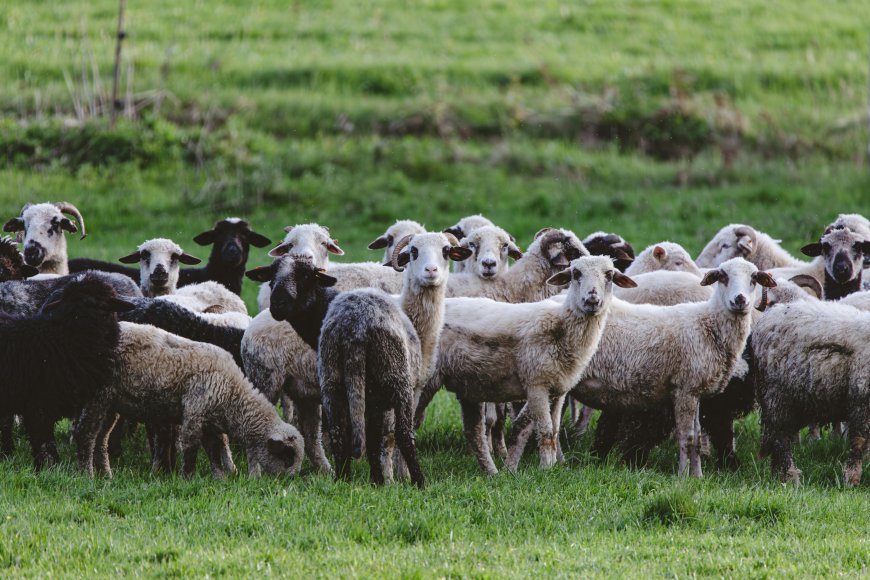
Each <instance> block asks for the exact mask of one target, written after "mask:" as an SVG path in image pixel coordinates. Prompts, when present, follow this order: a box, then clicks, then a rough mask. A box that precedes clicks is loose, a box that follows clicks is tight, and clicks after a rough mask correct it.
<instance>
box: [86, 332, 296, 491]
mask: <svg viewBox="0 0 870 580" xmlns="http://www.w3.org/2000/svg"><path fill="white" fill-rule="evenodd" d="M117 360H118V364H117V366H116V370H115V374H114V378H113V380H112V381H111V382H110V384H109V385H108V386H106V387H104V388H103V389H101V390H100V391H99V392H98V393H97V394H96V395H95V396H94V398H93V399H92V400H91V402H89V403H88V405H87V406H86V407H85V408H84V410H83V411H82V416H81V418H80V420H79V426H78V428H77V429H76V444H77V447H78V454H79V455H78V457H79V465H80V467H81V469H83V470H84V471H86V472H87V473H93V469H94V462H96V466H97V467H98V468H99V469H101V470H103V471H104V472H105V473H106V474H107V475H111V470H110V467H109V462H108V455H107V453H106V445H105V441H106V439H107V437H108V430H107V429H106V427H107V425H109V426H110V425H111V424H112V423H113V422H114V421H113V418H114V416H115V415H114V414H115V413H122V414H124V415H125V416H128V417H131V418H133V419H135V420H138V421H143V422H148V423H151V424H164V425H168V424H180V425H181V430H180V435H179V447H180V449H181V452H182V456H183V473H184V475H186V476H191V475H193V473H194V470H195V468H196V454H197V451H198V449H199V447H200V445H201V444H203V445H204V446H205V449H206V452H207V453H208V455H209V460H210V461H211V465H212V471H213V473H214V474H215V475H216V476H220V475H222V473H223V472H224V470H232V469H234V466H233V465H232V462H231V458H229V457H227V456H225V455H222V454H221V449H222V447H221V444H220V434H221V433H228V434H229V435H230V436H231V437H232V438H234V439H236V440H239V441H241V442H242V443H243V445H244V446H245V448H246V449H247V454H248V462H249V465H250V466H251V468H252V472H253V473H256V470H257V469H258V468H262V469H264V470H265V471H267V472H268V473H276V474H277V473H291V474H295V473H296V472H297V471H298V469H299V465H300V463H301V461H302V436H301V435H300V434H299V432H298V431H297V430H296V429H295V428H294V427H292V426H291V425H288V424H287V423H284V422H283V421H281V419H280V418H279V417H278V413H277V412H276V411H275V408H274V407H273V406H272V405H271V404H270V403H269V402H268V401H267V400H266V399H265V398H264V397H263V396H262V395H261V394H259V393H257V392H256V391H255V390H254V389H253V387H252V386H251V384H250V383H249V382H248V381H247V379H245V377H244V375H243V374H242V372H241V370H239V368H238V366H236V364H235V363H234V362H233V360H232V358H231V357H230V355H229V354H227V353H226V352H225V351H224V350H222V349H220V348H218V347H216V346H213V345H210V344H204V343H199V342H194V341H191V340H187V339H184V338H181V337H178V336H175V335H173V334H170V333H168V332H165V331H162V330H160V329H158V328H154V327H151V326H146V325H138V324H129V323H121V337H120V341H119V345H118V355H117ZM95 447H96V451H97V455H96V456H95V455H94V450H95Z"/></svg>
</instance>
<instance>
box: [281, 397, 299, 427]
mask: <svg viewBox="0 0 870 580" xmlns="http://www.w3.org/2000/svg"><path fill="white" fill-rule="evenodd" d="M281 410H282V411H283V412H284V422H285V423H291V424H293V423H295V419H296V412H295V411H296V407H295V405H294V404H293V399H291V398H290V395H288V394H287V393H281Z"/></svg>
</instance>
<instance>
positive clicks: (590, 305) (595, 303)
mask: <svg viewBox="0 0 870 580" xmlns="http://www.w3.org/2000/svg"><path fill="white" fill-rule="evenodd" d="M583 305H584V306H586V308H587V309H588V310H597V309H598V307H599V306H601V298H599V297H598V296H597V295H594V294H590V295H589V296H587V297H586V299H585V300H584V301H583Z"/></svg>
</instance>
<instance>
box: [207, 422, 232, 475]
mask: <svg viewBox="0 0 870 580" xmlns="http://www.w3.org/2000/svg"><path fill="white" fill-rule="evenodd" d="M202 447H203V449H205V454H206V456H207V457H208V462H209V465H210V466H211V473H212V475H213V476H214V477H215V478H216V479H223V477H224V476H225V475H226V473H235V472H236V465H235V463H233V456H232V452H231V451H230V449H229V438H228V437H227V436H226V434H224V433H204V434H203V436H202Z"/></svg>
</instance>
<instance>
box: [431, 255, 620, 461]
mask: <svg viewBox="0 0 870 580" xmlns="http://www.w3.org/2000/svg"><path fill="white" fill-rule="evenodd" d="M527 255H528V254H527ZM547 283H548V284H550V285H551V286H558V287H561V286H565V285H568V292H567V295H566V298H565V300H564V301H562V303H559V302H557V301H555V300H544V301H541V302H535V303H529V304H507V303H503V302H495V301H493V300H489V299H485V298H451V299H448V300H447V302H446V307H445V316H444V330H443V332H442V340H441V346H440V350H439V356H438V375H437V376H438V377H439V378H440V379H441V381H443V383H444V386H445V387H446V388H447V390H449V391H452V392H454V393H455V394H456V396H457V398H458V399H459V401H460V404H461V405H462V414H463V424H464V430H465V434H466V438H467V440H468V443H469V445H470V446H471V447H472V449H473V451H474V453H475V455H476V456H477V460H478V464H479V465H480V468H481V469H482V470H483V471H484V472H485V473H489V474H494V473H497V469H496V466H495V463H494V462H493V460H492V456H491V455H490V451H489V449H488V446H487V444H486V442H485V441H484V426H483V421H482V416H481V413H482V404H483V403H487V402H511V401H521V400H526V401H527V403H526V408H527V409H529V416H530V417H531V419H532V420H533V422H534V425H535V428H536V431H537V436H538V449H539V452H540V458H541V461H540V465H541V467H542V468H548V467H550V466H552V465H553V464H554V463H555V461H556V453H557V449H556V436H557V433H558V417H559V415H560V414H561V406H560V405H557V406H558V407H559V409H558V411H556V412H554V413H553V415H551V413H550V399H551V398H554V397H555V398H559V399H560V400H561V397H563V396H564V394H565V393H566V392H567V391H568V390H569V389H570V388H571V387H572V386H573V385H574V384H575V383H576V381H578V380H579V378H580V377H581V376H582V374H583V372H584V370H585V367H586V364H587V363H588V362H589V360H590V358H591V357H592V355H593V354H594V352H595V350H596V348H597V346H598V340H599V338H600V337H601V332H602V330H603V329H604V326H605V322H606V320H607V312H608V310H609V307H610V302H611V296H612V292H611V288H612V284H617V285H625V286H630V285H631V284H632V282H631V279H630V278H628V277H627V276H625V275H624V274H622V273H620V272H619V271H618V270H616V268H615V267H614V265H613V261H612V260H611V259H610V258H609V257H603V256H586V257H582V258H579V259H576V260H574V261H572V262H571V263H570V264H569V267H568V268H567V269H565V270H563V271H561V272H559V273H557V274H555V275H554V276H552V277H550V278H549V279H548V280H547ZM521 453H522V449H521V448H520V449H519V451H518V452H517V450H516V448H513V449H511V451H510V452H509V455H508V462H507V467H508V469H509V470H511V471H515V470H516V468H517V462H518V461H519V454H521Z"/></svg>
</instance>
